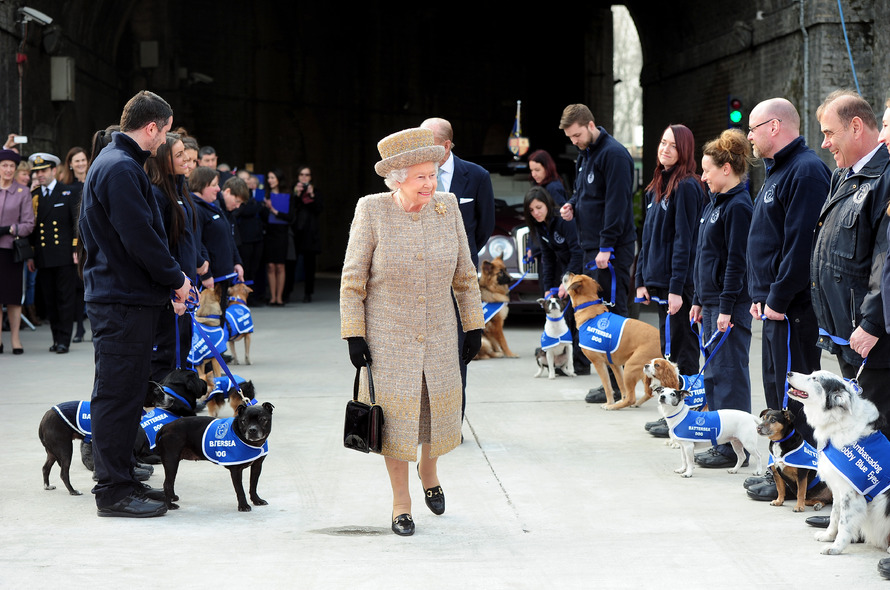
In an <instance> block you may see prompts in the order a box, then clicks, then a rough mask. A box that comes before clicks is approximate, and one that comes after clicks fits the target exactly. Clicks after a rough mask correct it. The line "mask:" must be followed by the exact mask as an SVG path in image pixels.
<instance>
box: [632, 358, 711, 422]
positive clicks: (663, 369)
mask: <svg viewBox="0 0 890 590" xmlns="http://www.w3.org/2000/svg"><path fill="white" fill-rule="evenodd" d="M643 375H644V376H645V377H644V381H643V382H644V384H645V385H646V389H647V391H654V390H655V388H656V387H659V386H661V387H670V388H671V389H685V390H687V391H689V392H690V393H691V394H692V395H693V397H697V398H699V399H700V400H701V401H702V402H703V403H701V404H699V403H698V402H697V401H695V402H693V399H692V398H687V399H686V403H687V404H689V405H690V407H691V408H692V409H694V410H699V411H702V412H706V411H708V403H707V401H704V397H703V396H701V395H696V392H698V391H699V387H701V386H700V385H699V384H700V383H703V381H702V380H703V379H704V378H703V377H702V376H701V375H690V376H684V375H680V368H679V367H678V366H677V363H672V362H671V361H669V360H668V359H665V358H654V359H652V360H651V361H650V362H648V363H646V364H645V365H643ZM697 385H698V386H699V387H696V386H697ZM702 389H703V388H702ZM647 399H648V398H646V399H643V400H641V401H640V404H642V403H643V402H645V401H646V400H647Z"/></svg>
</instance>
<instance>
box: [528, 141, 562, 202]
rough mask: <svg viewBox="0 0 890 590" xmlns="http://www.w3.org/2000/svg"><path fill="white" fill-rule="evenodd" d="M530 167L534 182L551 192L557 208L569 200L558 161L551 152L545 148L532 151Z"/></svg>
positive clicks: (529, 159) (529, 160)
mask: <svg viewBox="0 0 890 590" xmlns="http://www.w3.org/2000/svg"><path fill="white" fill-rule="evenodd" d="M528 169H529V172H531V175H532V180H533V182H534V184H535V185H537V186H541V187H544V189H545V190H546V191H547V192H548V193H550V196H551V197H553V202H554V204H555V205H556V208H557V209H559V208H560V207H562V206H563V205H565V204H566V201H567V200H568V196H567V195H566V188H565V186H564V185H563V184H562V180H561V179H560V177H559V172H557V170H556V162H554V161H553V157H552V156H551V155H550V154H549V153H547V152H546V151H544V150H536V151H534V152H532V153H531V154H530V155H529V157H528Z"/></svg>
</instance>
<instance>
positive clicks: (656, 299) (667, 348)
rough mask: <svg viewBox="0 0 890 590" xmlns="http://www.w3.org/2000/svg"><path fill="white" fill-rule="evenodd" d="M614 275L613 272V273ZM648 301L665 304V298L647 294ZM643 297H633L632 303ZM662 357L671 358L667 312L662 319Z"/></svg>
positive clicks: (669, 326) (669, 327)
mask: <svg viewBox="0 0 890 590" xmlns="http://www.w3.org/2000/svg"><path fill="white" fill-rule="evenodd" d="M613 276H614V273H613ZM649 301H654V302H655V303H657V304H659V305H667V304H668V302H667V300H666V299H661V298H660V297H652V296H651V295H650V296H649ZM645 302H646V298H645V297H634V303H645ZM664 358H666V359H667V360H671V314H670V313H669V314H668V315H667V317H666V318H665V320H664Z"/></svg>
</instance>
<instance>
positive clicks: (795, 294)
mask: <svg viewBox="0 0 890 590" xmlns="http://www.w3.org/2000/svg"><path fill="white" fill-rule="evenodd" d="M748 141H750V142H751V146H752V147H753V148H754V156H755V157H758V158H763V162H764V164H765V166H766V178H765V179H764V181H763V186H762V187H761V188H760V192H759V193H758V195H757V198H756V199H755V200H754V214H753V217H752V218H751V232H750V234H749V235H748V254H747V258H748V293H749V294H750V295H751V299H752V304H751V310H750V312H751V316H752V317H753V318H754V319H755V320H760V319H763V344H762V355H763V357H762V363H763V365H762V375H763V393H764V397H765V400H766V407H768V408H772V409H781V408H782V405H783V404H782V400H783V399H784V397H785V373H786V372H787V371H788V364H789V358H788V357H789V354H788V351H789V347H790V351H791V354H790V357H791V358H790V365H791V370H792V371H796V372H799V373H811V372H813V371H816V370H818V369H819V367H820V360H819V359H820V356H821V352H820V351H819V349H818V348H817V347H816V340H817V339H818V337H819V326H818V324H817V323H816V314H815V312H814V311H813V303H812V300H811V298H810V290H809V286H810V273H809V262H810V254H811V253H812V246H813V229H814V228H815V227H816V219H817V218H818V217H819V210H820V209H821V208H822V203H824V202H825V195H826V194H827V193H828V179H829V171H828V166H826V165H825V163H824V162H822V160H820V159H819V156H817V155H816V154H815V152H813V150H811V149H810V148H808V147H807V144H806V142H805V141H804V138H803V137H801V135H800V116H799V115H798V114H797V109H795V108H794V105H792V104H791V103H790V102H788V101H787V100H785V99H784V98H772V99H769V100H766V101H763V102H761V103H759V104H758V105H756V106H755V107H754V108H753V109H752V110H751V114H750V115H749V116H748ZM789 326H790V330H791V333H790V335H789V333H788V330H789ZM788 408H789V409H790V410H791V412H792V413H793V414H794V416H795V421H794V428H795V430H797V431H798V432H799V433H800V434H801V435H802V436H803V437H804V438H805V439H806V440H807V441H808V442H810V443H811V444H813V443H814V442H815V441H814V440H813V429H812V428H811V427H810V425H809V424H808V423H807V421H806V416H805V415H804V412H803V406H802V405H801V404H800V403H798V402H797V401H796V400H789V401H788ZM748 483H749V485H748V489H749V490H752V489H754V488H753V487H752V485H753V483H752V482H748ZM762 486H763V487H762V489H761V492H762V493H761V496H763V497H773V498H775V497H777V495H778V492H776V486H775V483H774V482H773V480H772V472H771V471H770V470H767V471H766V474H765V475H764V478H763V484H762Z"/></svg>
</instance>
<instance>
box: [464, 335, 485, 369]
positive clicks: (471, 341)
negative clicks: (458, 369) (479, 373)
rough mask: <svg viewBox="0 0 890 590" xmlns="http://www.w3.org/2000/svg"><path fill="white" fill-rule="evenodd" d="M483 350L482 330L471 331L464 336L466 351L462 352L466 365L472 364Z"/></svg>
mask: <svg viewBox="0 0 890 590" xmlns="http://www.w3.org/2000/svg"><path fill="white" fill-rule="evenodd" d="M480 348H482V329H481V328H480V329H477V330H470V331H469V332H467V333H466V335H465V336H464V349H463V350H462V351H461V359H462V360H463V361H464V364H465V365H468V364H470V361H471V360H473V357H475V356H476V355H477V354H479V349H480Z"/></svg>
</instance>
